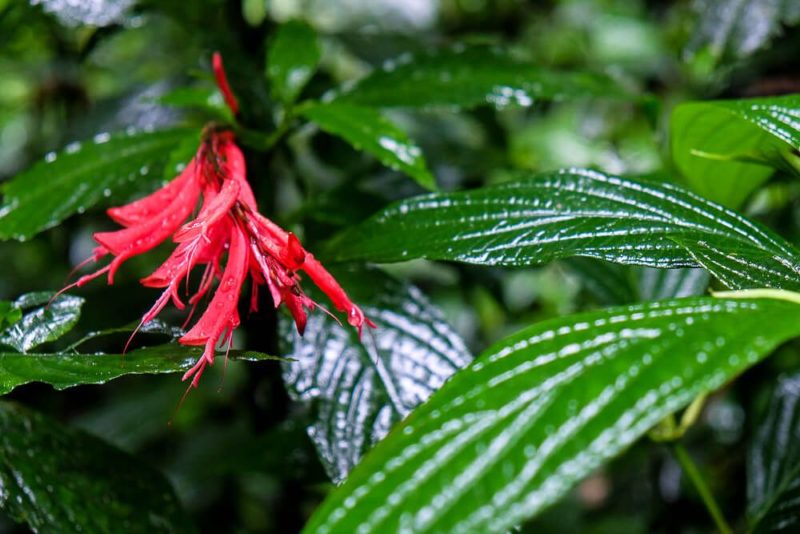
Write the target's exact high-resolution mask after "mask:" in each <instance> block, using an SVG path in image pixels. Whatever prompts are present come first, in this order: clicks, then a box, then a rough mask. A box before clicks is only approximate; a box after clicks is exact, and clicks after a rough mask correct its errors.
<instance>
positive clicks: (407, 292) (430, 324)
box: [281, 271, 472, 482]
mask: <svg viewBox="0 0 800 534" xmlns="http://www.w3.org/2000/svg"><path fill="white" fill-rule="evenodd" d="M337 274H338V273H337ZM337 278H339V279H340V280H342V281H343V283H345V285H346V287H354V288H358V287H363V288H366V289H367V290H366V291H363V290H362V291H359V290H358V289H356V292H354V293H353V295H352V296H353V298H355V299H357V301H358V303H359V304H360V305H362V307H363V310H364V313H365V314H366V315H367V316H368V317H369V318H370V319H371V320H373V321H374V322H375V324H377V325H378V327H377V328H376V329H375V330H368V331H366V332H364V334H362V339H361V340H359V339H358V335H357V333H356V332H355V331H354V330H353V328H352V327H350V326H349V325H345V326H343V325H340V324H338V323H337V322H336V321H334V320H333V319H332V318H330V317H328V316H326V315H324V314H322V313H316V314H314V315H312V316H311V317H310V318H309V321H308V325H307V326H306V330H305V333H304V335H303V336H302V337H301V336H300V335H299V334H297V331H296V330H295V328H294V324H293V323H292V322H291V321H290V320H288V319H286V318H283V320H282V321H281V329H282V331H283V336H282V337H283V339H284V344H285V345H286V347H285V349H284V350H283V351H282V352H284V353H286V354H287V356H289V357H291V358H293V359H294V360H296V361H293V362H287V363H286V364H284V366H283V368H284V373H283V376H284V381H285V383H286V385H287V387H288V389H289V392H290V393H291V394H292V396H293V397H294V398H295V399H296V400H299V401H303V402H306V403H309V404H311V405H313V406H314V407H315V413H314V421H313V423H312V424H311V426H309V428H308V432H309V435H310V436H311V439H312V440H313V441H314V444H315V445H316V447H317V450H318V451H319V455H320V458H321V459H322V462H323V465H324V466H325V468H326V470H327V471H328V474H329V475H330V477H331V478H332V479H333V480H334V481H336V482H340V481H342V480H343V479H344V478H345V477H346V476H347V473H348V472H349V471H350V469H352V468H353V466H355V465H356V464H357V463H358V461H359V460H360V459H361V456H363V454H364V453H365V452H366V451H367V450H369V449H370V448H371V447H372V446H373V445H374V444H375V443H376V442H377V441H378V440H380V439H382V438H383V437H384V436H385V435H386V433H387V432H388V431H389V429H390V428H391V427H392V426H393V425H394V424H395V423H397V421H399V420H401V419H402V418H403V417H405V416H406V415H408V413H409V412H411V410H413V409H414V408H415V407H416V406H417V405H419V404H420V403H422V402H424V401H425V400H427V399H428V397H430V395H431V394H432V393H433V392H434V391H436V390H437V389H439V388H440V387H441V386H442V384H444V382H445V381H446V380H447V379H448V378H450V376H451V375H452V374H453V373H454V372H456V371H457V370H458V369H461V368H462V367H464V366H466V365H467V363H468V362H469V361H470V360H471V359H472V356H471V355H470V354H469V352H468V351H467V349H466V347H465V346H464V342H463V341H462V340H461V338H460V337H459V336H458V334H456V332H455V331H454V330H453V328H452V327H451V326H450V325H449V324H447V322H445V320H444V318H443V317H442V314H441V312H440V311H439V310H438V309H437V308H436V307H434V306H433V305H432V304H431V303H430V302H428V299H426V298H425V296H424V295H423V294H422V292H421V291H420V290H419V289H417V288H416V287H414V286H411V285H408V284H404V283H401V282H399V281H397V280H395V279H393V278H391V277H389V276H387V275H385V274H382V273H381V272H379V271H359V272H357V273H349V274H345V273H342V276H337ZM347 282H349V283H347Z"/></svg>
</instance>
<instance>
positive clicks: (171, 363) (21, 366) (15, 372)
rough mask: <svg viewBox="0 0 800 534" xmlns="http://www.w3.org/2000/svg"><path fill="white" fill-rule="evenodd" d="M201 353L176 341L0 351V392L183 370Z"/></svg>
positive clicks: (249, 356) (237, 355)
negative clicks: (103, 350) (110, 349)
mask: <svg viewBox="0 0 800 534" xmlns="http://www.w3.org/2000/svg"><path fill="white" fill-rule="evenodd" d="M202 353H203V351H202V349H199V348H196V347H186V346H183V345H179V344H177V343H170V344H166V345H159V346H156V347H145V348H141V349H136V350H132V351H130V352H128V353H126V354H73V353H52V354H36V353H28V354H20V353H17V352H0V395H5V394H6V393H9V392H10V391H12V390H13V389H14V388H16V387H17V386H21V385H23V384H28V383H31V382H44V383H46V384H50V385H52V386H53V387H54V388H55V389H66V388H69V387H73V386H79V385H82V384H105V383H106V382H108V381H109V380H113V379H115V378H119V377H121V376H125V375H132V374H133V375H135V374H163V373H179V372H185V371H188V370H189V369H190V368H191V367H192V366H193V365H194V364H195V363H196V362H197V360H198V359H199V358H200V355H201V354H202ZM228 356H229V357H230V359H231V360H246V361H261V360H281V358H278V357H276V356H269V355H267V354H262V353H260V352H252V351H235V350H232V351H230V354H229V355H228ZM219 359H220V360H224V359H225V353H224V352H222V353H220V354H219ZM223 363H224V362H223Z"/></svg>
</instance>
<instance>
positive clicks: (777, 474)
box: [747, 374, 800, 532]
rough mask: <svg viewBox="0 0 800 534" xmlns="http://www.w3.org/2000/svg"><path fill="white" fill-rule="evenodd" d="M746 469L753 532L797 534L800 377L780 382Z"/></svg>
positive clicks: (799, 513) (799, 499)
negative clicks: (789, 533)
mask: <svg viewBox="0 0 800 534" xmlns="http://www.w3.org/2000/svg"><path fill="white" fill-rule="evenodd" d="M747 468H748V469H747V500H748V516H750V519H751V525H752V526H753V527H754V528H753V530H754V531H755V532H795V531H796V530H797V528H798V525H800V375H797V374H795V375H792V376H786V377H782V378H781V379H780V380H779V381H778V385H777V386H776V388H775V392H774V394H773V397H772V402H771V403H770V406H769V409H768V410H767V414H766V418H765V419H764V421H763V422H762V423H761V425H760V428H759V430H758V433H757V435H756V437H755V439H754V440H753V444H752V446H751V448H750V452H749V455H748V462H747Z"/></svg>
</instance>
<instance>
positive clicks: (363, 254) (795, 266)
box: [330, 169, 800, 289]
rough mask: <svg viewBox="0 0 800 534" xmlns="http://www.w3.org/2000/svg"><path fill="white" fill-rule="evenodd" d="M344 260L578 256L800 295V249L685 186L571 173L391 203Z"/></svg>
mask: <svg viewBox="0 0 800 534" xmlns="http://www.w3.org/2000/svg"><path fill="white" fill-rule="evenodd" d="M330 253H331V254H332V255H333V256H334V257H335V258H336V259H339V260H354V259H359V260H368V261H375V262H395V261H404V260H410V259H413V258H427V259H432V260H451V261H461V262H466V263H474V264H481V265H508V266H527V265H531V264H538V263H544V262H547V261H552V260H556V259H562V258H567V257H571V256H586V257H592V258H598V259H603V260H607V261H612V262H617V263H624V264H633V265H643V266H650V267H661V268H665V267H666V268H674V267H696V266H697V265H698V264H699V265H701V266H703V267H705V268H707V269H708V270H709V271H710V272H711V273H712V274H714V275H716V276H718V277H719V278H720V279H721V280H722V281H723V282H724V283H726V284H727V285H728V286H730V287H732V288H746V287H777V288H782V289H793V288H800V251H798V250H797V249H796V248H795V247H793V246H792V245H790V244H789V243H787V242H786V241H785V240H783V239H782V238H781V237H779V236H777V235H775V234H774V233H772V232H771V231H769V230H767V229H766V228H763V227H762V226H760V225H758V224H756V223H754V222H752V221H749V220H748V219H746V218H744V217H742V216H741V215H738V214H736V213H735V212H733V211H731V210H728V209H725V208H724V207H722V206H720V205H718V204H714V203H712V202H709V201H708V200H705V199H703V198H701V197H699V196H697V195H694V194H692V193H690V192H688V191H686V190H684V189H683V188H681V187H678V186H675V185H672V184H668V183H656V182H638V181H634V180H629V179H625V178H619V177H615V176H609V175H606V174H603V173H600V172H595V171H588V170H579V169H571V170H565V171H559V172H555V173H547V174H543V175H538V176H532V177H526V178H523V179H521V180H519V181H515V182H509V183H505V184H501V185H497V186H491V187H484V188H480V189H475V190H471V191H463V192H457V193H433V194H429V195H424V196H419V197H415V198H411V199H407V200H402V201H400V202H397V203H394V204H392V205H391V206H389V207H387V208H386V209H384V210H383V211H381V212H379V213H378V214H377V215H374V216H373V217H371V218H370V219H368V220H367V221H365V222H364V223H363V224H361V225H359V226H357V227H355V228H354V229H352V230H350V231H348V232H346V233H345V234H343V235H341V236H339V238H337V239H336V240H335V241H334V242H333V243H332V245H331V247H330Z"/></svg>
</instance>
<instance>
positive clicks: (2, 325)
mask: <svg viewBox="0 0 800 534" xmlns="http://www.w3.org/2000/svg"><path fill="white" fill-rule="evenodd" d="M21 318H22V310H20V309H19V308H17V307H16V306H14V303H13V302H9V301H7V300H0V332H2V331H3V330H5V329H6V328H8V327H9V326H11V325H12V324H14V323H16V322H17V321H19V320H20V319H21Z"/></svg>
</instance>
